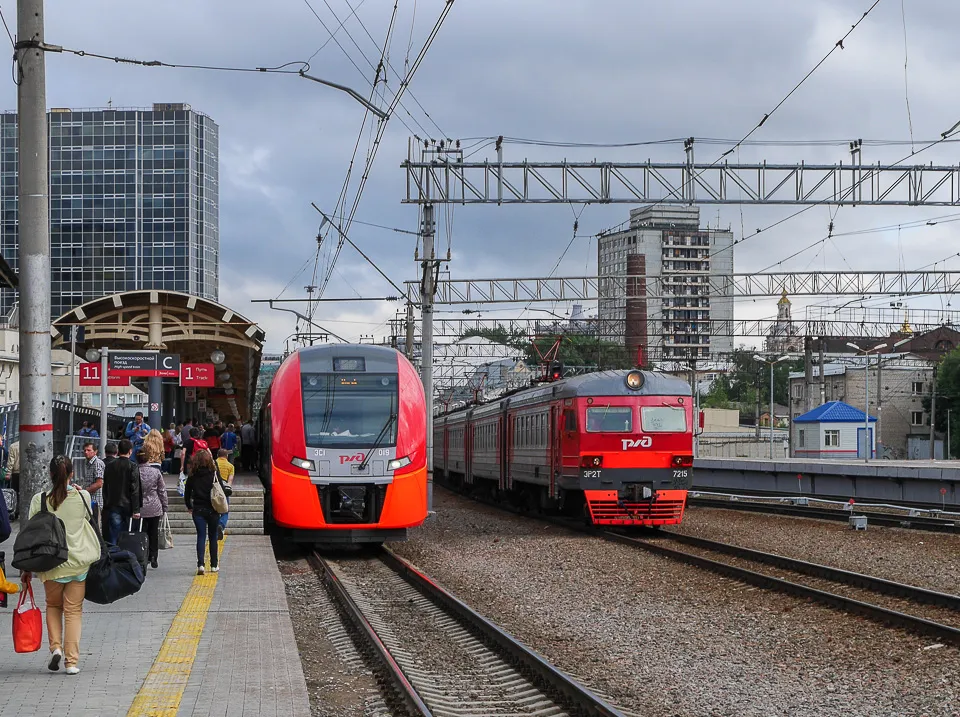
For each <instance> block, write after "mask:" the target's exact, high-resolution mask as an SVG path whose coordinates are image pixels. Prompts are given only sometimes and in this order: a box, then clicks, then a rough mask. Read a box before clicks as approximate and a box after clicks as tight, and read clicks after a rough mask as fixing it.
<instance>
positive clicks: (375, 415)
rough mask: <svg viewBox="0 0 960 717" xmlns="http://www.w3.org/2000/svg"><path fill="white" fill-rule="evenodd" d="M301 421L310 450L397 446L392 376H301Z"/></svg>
mask: <svg viewBox="0 0 960 717" xmlns="http://www.w3.org/2000/svg"><path fill="white" fill-rule="evenodd" d="M302 381H303V383H302V389H303V418H304V428H305V432H306V441H307V445H308V446H311V447H313V448H327V447H343V448H352V447H361V446H372V445H373V444H374V443H375V442H376V441H377V438H378V436H381V432H383V433H384V435H383V436H381V438H380V445H381V446H383V447H387V446H393V445H396V443H397V423H398V421H397V416H396V414H397V407H398V405H399V404H398V395H397V375H396V374H344V373H338V374H304V375H303V377H302Z"/></svg>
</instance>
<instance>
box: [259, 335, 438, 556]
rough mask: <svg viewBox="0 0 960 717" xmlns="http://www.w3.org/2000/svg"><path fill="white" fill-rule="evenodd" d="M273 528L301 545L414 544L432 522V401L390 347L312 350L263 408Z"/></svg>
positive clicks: (281, 374)
mask: <svg viewBox="0 0 960 717" xmlns="http://www.w3.org/2000/svg"><path fill="white" fill-rule="evenodd" d="M258 431H259V436H260V464H259V474H260V480H261V482H262V483H263V486H264V492H265V493H264V529H265V530H266V531H269V532H271V533H274V534H279V535H281V536H283V537H284V538H286V539H288V540H291V541H294V542H310V543H381V542H383V541H387V540H402V539H404V538H406V534H407V529H408V528H411V527H414V526H417V525H420V524H421V523H422V522H423V521H424V519H425V518H426V515H427V485H426V483H427V466H426V402H425V401H424V395H423V385H422V384H421V383H420V377H419V376H418V375H417V372H416V370H415V369H414V368H413V366H412V365H411V364H410V362H409V361H407V359H406V358H405V357H404V356H403V355H402V354H400V353H398V352H397V351H395V350H393V349H390V348H386V347H383V346H370V345H351V344H337V345H329V346H311V347H308V348H302V349H300V350H298V351H297V352H296V353H294V354H292V355H291V356H289V357H288V358H287V359H286V360H285V361H284V362H283V364H282V365H281V366H280V368H279V369H277V374H276V377H275V378H274V379H273V383H272V384H271V386H270V390H269V391H268V392H267V394H266V396H265V397H264V400H263V405H262V407H261V409H260V415H259V424H258Z"/></svg>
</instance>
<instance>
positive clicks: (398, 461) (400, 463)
mask: <svg viewBox="0 0 960 717" xmlns="http://www.w3.org/2000/svg"><path fill="white" fill-rule="evenodd" d="M408 465H410V456H404V457H403V458H394V459H393V460H392V461H389V462H388V463H387V470H388V471H396V470H400V469H401V468H404V467H406V466H408Z"/></svg>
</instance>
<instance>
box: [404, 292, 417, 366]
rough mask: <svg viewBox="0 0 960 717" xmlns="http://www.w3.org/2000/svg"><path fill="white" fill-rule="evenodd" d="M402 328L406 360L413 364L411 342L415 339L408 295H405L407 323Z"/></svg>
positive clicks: (411, 302) (411, 308)
mask: <svg viewBox="0 0 960 717" xmlns="http://www.w3.org/2000/svg"><path fill="white" fill-rule="evenodd" d="M404 328H405V341H404V346H403V348H404V350H405V351H406V354H407V358H408V359H409V360H410V363H413V358H414V353H413V341H414V338H415V329H416V327H415V326H414V325H413V301H412V300H411V298H410V296H409V293H408V295H407V323H406V326H405V327H404Z"/></svg>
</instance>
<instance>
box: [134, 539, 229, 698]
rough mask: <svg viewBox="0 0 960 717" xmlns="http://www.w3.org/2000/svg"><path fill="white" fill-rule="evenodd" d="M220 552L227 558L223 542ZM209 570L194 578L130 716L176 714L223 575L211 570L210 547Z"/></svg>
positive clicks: (207, 566) (207, 560) (207, 559)
mask: <svg viewBox="0 0 960 717" xmlns="http://www.w3.org/2000/svg"><path fill="white" fill-rule="evenodd" d="M218 553H219V554H220V556H221V557H223V542H222V541H221V542H220V545H219V550H218ZM206 570H207V572H206V574H205V575H197V576H196V577H195V578H194V579H193V583H192V584H191V585H190V589H189V590H187V594H186V595H185V596H184V597H183V602H182V603H180V609H179V610H177V614H176V616H175V617H174V618H173V622H172V623H171V624H170V629H169V630H167V635H166V637H164V639H163V644H162V645H161V646H160V652H159V654H158V655H157V659H156V660H154V661H153V665H152V666H151V667H150V671H149V672H148V673H147V677H146V679H144V681H143V684H142V685H141V686H140V691H139V692H137V696H136V697H135V698H134V700H133V704H132V705H130V709H129V711H128V712H127V717H176V714H177V711H178V710H179V709H180V701H181V700H182V699H183V692H184V690H185V689H186V687H187V680H189V679H190V671H191V670H192V669H193V662H194V660H195V659H196V657H197V647H199V645H200V636H201V635H202V634H203V627H204V625H206V624H207V613H208V612H209V610H210V603H211V602H212V601H213V593H214V591H215V590H216V588H217V578H218V577H219V574H218V573H211V572H210V551H209V549H208V550H207V556H206Z"/></svg>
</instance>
